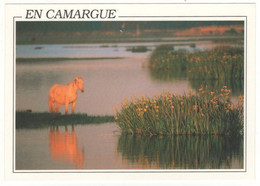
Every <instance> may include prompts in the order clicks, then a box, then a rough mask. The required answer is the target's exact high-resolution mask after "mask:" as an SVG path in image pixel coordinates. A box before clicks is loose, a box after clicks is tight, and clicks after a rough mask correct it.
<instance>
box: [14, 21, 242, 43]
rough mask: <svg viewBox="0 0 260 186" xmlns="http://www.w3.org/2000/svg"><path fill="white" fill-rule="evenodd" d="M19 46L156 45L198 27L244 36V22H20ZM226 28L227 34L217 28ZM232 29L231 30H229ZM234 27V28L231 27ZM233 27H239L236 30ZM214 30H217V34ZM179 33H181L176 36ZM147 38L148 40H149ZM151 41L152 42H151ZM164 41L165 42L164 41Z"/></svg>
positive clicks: (17, 29)
mask: <svg viewBox="0 0 260 186" xmlns="http://www.w3.org/2000/svg"><path fill="white" fill-rule="evenodd" d="M16 24H17V25H16V43H17V44H75V43H122V42H144V41H146V42H155V41H161V40H162V38H163V37H175V36H176V35H178V34H182V33H185V34H184V35H193V32H189V31H188V32H187V33H186V32H183V31H184V30H185V29H190V28H195V27H207V26H213V25H214V27H216V28H215V29H213V31H207V32H205V33H204V31H203V30H200V29H195V31H196V32H195V33H196V34H199V35H209V34H210V35H211V36H215V35H223V34H224V35H232V36H241V37H243V34H242V32H241V28H242V29H243V24H244V23H243V22H242V21H139V22H138V21H126V22H122V21H115V22H113V21H108V22H107V21H89V22H87V21H86V22H78V21H77V22H33V21H32V22H17V23H16ZM221 27H225V30H226V31H225V32H218V30H216V29H220V30H221ZM229 27H230V28H229ZM231 27H232V28H231ZM233 27H239V28H240V30H239V31H237V30H236V29H235V28H233ZM214 30H215V31H214ZM177 32H178V33H177ZM146 38H149V39H148V40H146ZM151 38H152V39H151ZM164 41H165V40H164Z"/></svg>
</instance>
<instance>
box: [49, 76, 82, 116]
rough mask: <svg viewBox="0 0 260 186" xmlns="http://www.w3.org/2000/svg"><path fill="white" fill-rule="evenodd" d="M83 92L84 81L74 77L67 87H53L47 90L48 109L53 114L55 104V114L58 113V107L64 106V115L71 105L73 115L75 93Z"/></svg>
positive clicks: (57, 85)
mask: <svg viewBox="0 0 260 186" xmlns="http://www.w3.org/2000/svg"><path fill="white" fill-rule="evenodd" d="M78 89H79V90H81V92H84V81H83V79H82V77H76V78H75V80H74V81H72V82H70V83H68V84H67V85H59V84H55V85H53V86H52V87H51V88H50V90H49V109H50V112H54V110H55V103H56V112H59V109H60V105H65V114H67V113H68V107H69V104H70V103H72V114H73V113H74V109H75V105H76V100H77V97H78V94H77V91H78Z"/></svg>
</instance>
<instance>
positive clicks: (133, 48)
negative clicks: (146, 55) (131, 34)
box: [126, 46, 148, 53]
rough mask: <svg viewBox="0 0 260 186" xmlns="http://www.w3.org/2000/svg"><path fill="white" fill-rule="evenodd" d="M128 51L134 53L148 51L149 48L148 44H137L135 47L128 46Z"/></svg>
mask: <svg viewBox="0 0 260 186" xmlns="http://www.w3.org/2000/svg"><path fill="white" fill-rule="evenodd" d="M126 51H131V52H133V53H138V52H147V51H148V48H147V47H146V46H135V47H132V48H127V49H126Z"/></svg>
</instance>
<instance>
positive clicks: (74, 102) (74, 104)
mask: <svg viewBox="0 0 260 186" xmlns="http://www.w3.org/2000/svg"><path fill="white" fill-rule="evenodd" d="M75 106H76V101H73V102H72V114H74V110H75Z"/></svg>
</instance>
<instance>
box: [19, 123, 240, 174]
mask: <svg viewBox="0 0 260 186" xmlns="http://www.w3.org/2000/svg"><path fill="white" fill-rule="evenodd" d="M242 143H243V139H242V138H238V139H236V140H231V139H228V138H223V137H217V136H212V137H205V136H204V137H199V136H179V137H152V138H150V137H140V136H131V135H125V134H122V135H121V134H120V130H119V129H118V128H117V126H116V124H115V123H107V124H99V125H91V124H90V125H76V126H74V127H73V129H72V126H67V132H66V129H65V126H62V127H61V126H59V127H58V128H56V127H51V128H45V129H19V130H17V131H16V152H15V153H16V161H15V164H16V166H15V167H16V170H65V169H70V170H79V169H80V170H81V169H84V170H93V169H98V170H99V169H104V170H105V169H174V170H175V169H243V144H242Z"/></svg>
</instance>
